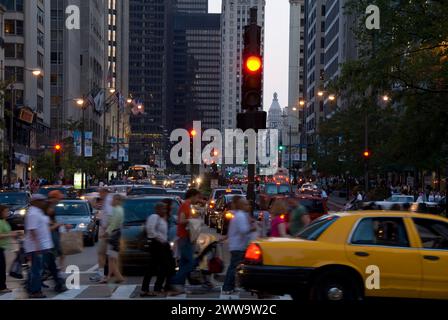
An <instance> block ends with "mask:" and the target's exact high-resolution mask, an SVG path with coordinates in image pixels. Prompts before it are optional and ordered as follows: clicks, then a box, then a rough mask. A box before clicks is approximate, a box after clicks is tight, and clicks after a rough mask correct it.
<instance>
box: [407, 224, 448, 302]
mask: <svg viewBox="0 0 448 320" xmlns="http://www.w3.org/2000/svg"><path fill="white" fill-rule="evenodd" d="M412 220H413V222H414V225H415V229H416V232H417V234H418V236H419V238H420V241H421V249H420V259H421V261H422V266H423V285H422V294H421V297H422V298H425V299H448V223H447V222H444V221H442V220H436V219H430V218H413V219H412Z"/></svg>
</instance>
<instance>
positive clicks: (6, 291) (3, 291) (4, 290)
mask: <svg viewBox="0 0 448 320" xmlns="http://www.w3.org/2000/svg"><path fill="white" fill-rule="evenodd" d="M10 292H12V290H11V289H8V288H5V289H2V290H0V294H3V293H10Z"/></svg>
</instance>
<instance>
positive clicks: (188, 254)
mask: <svg viewBox="0 0 448 320" xmlns="http://www.w3.org/2000/svg"><path fill="white" fill-rule="evenodd" d="M178 245H179V251H180V261H179V271H178V272H177V273H176V275H175V276H174V277H173V279H172V280H171V283H172V284H174V285H185V282H186V280H187V277H188V276H189V275H190V273H191V271H192V270H193V267H194V260H193V250H194V248H193V244H192V243H191V241H190V239H189V238H188V237H187V238H179V240H178Z"/></svg>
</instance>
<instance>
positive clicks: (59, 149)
mask: <svg viewBox="0 0 448 320" xmlns="http://www.w3.org/2000/svg"><path fill="white" fill-rule="evenodd" d="M61 153H62V146H61V145H60V144H56V145H55V146H54V166H55V167H56V169H57V170H58V171H59V170H60V169H61Z"/></svg>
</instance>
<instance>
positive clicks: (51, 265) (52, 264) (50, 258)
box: [44, 250, 64, 290]
mask: <svg viewBox="0 0 448 320" xmlns="http://www.w3.org/2000/svg"><path fill="white" fill-rule="evenodd" d="M44 266H45V268H47V269H48V271H50V274H51V276H52V277H53V280H54V281H55V282H56V286H55V289H56V290H59V289H61V288H62V287H63V285H64V281H63V280H62V279H61V278H60V277H59V269H58V267H57V265H56V255H55V253H54V252H53V250H49V251H46V252H45V253H44Z"/></svg>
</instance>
